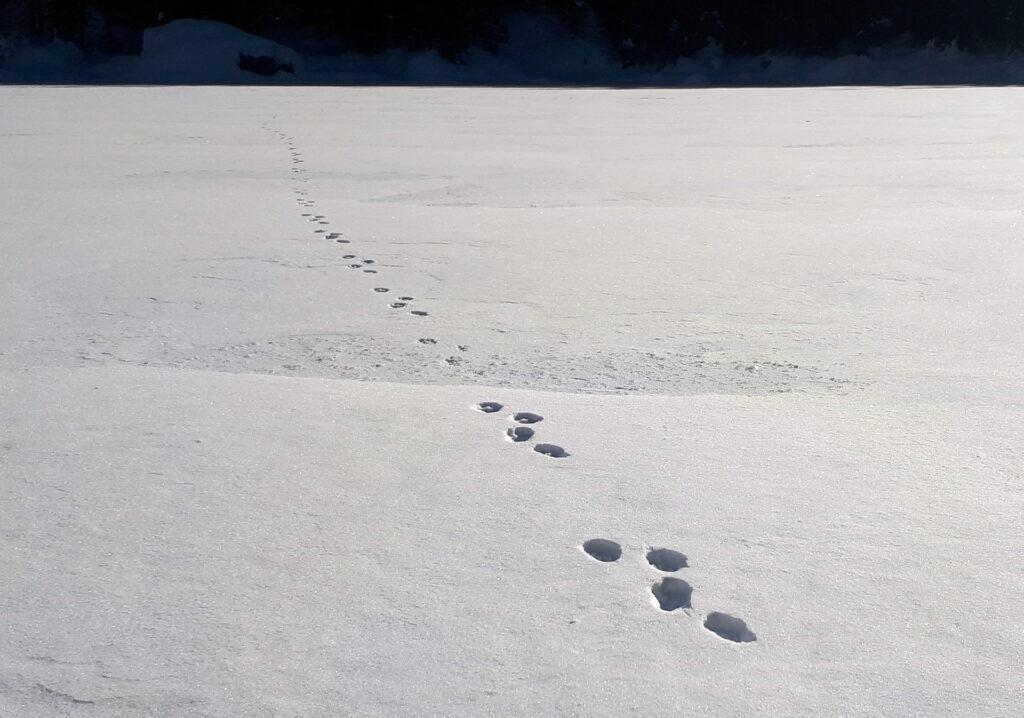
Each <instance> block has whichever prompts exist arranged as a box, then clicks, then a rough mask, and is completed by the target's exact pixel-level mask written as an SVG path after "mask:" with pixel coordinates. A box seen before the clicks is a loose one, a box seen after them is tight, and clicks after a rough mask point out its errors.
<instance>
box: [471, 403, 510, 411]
mask: <svg viewBox="0 0 1024 718" xmlns="http://www.w3.org/2000/svg"><path fill="white" fill-rule="evenodd" d="M504 408H505V407H504V406H502V405H501V404H499V403H498V402H496V401H481V402H480V403H479V404H476V405H475V406H474V407H473V409H475V410H476V411H479V412H483V413H484V414H496V413H497V412H499V411H501V410H502V409H504Z"/></svg>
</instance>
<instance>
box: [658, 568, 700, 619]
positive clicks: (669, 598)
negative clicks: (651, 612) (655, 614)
mask: <svg viewBox="0 0 1024 718" xmlns="http://www.w3.org/2000/svg"><path fill="white" fill-rule="evenodd" d="M651 594H652V595H653V596H654V598H655V600H656V601H657V602H658V607H659V608H660V609H661V610H662V611H675V610H676V609H677V608H689V607H690V597H691V596H693V587H692V586H691V585H690V584H688V583H687V582H686V581H684V580H682V579H681V578H672V577H671V576H667V577H665V578H663V579H661V580H660V581H658V582H657V583H656V584H654V585H653V586H651Z"/></svg>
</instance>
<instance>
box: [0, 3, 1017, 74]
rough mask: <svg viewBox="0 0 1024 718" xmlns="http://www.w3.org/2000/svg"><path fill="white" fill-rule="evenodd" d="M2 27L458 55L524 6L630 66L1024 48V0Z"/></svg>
mask: <svg viewBox="0 0 1024 718" xmlns="http://www.w3.org/2000/svg"><path fill="white" fill-rule="evenodd" d="M0 7H2V10H0V32H18V33H22V34H24V35H27V36H29V37H31V38H33V39H35V40H38V41H45V40H47V39H51V38H54V37H59V38H61V39H64V40H70V41H72V42H75V43H77V44H78V45H80V46H81V47H82V48H83V49H84V50H86V51H87V52H90V53H95V54H116V53H133V52H138V51H139V48H140V44H141V33H142V31H143V30H144V29H145V28H147V27H152V26H155V25H160V24H163V23H166V22H170V21H172V20H175V19H179V18H199V19H209V20H219V21H222V22H226V23H229V24H231V25H235V26H237V27H239V28H241V29H243V30H246V31H248V32H251V33H254V34H258V35H263V36H266V37H269V38H272V39H275V40H278V41H280V42H284V43H287V44H289V45H291V46H293V47H295V48H296V49H299V50H300V51H302V52H306V53H313V54H333V53H340V52H359V53H368V54H369V53H374V52H377V51H380V50H383V49H388V48H405V49H409V50H424V49H435V50H437V51H438V52H440V53H441V54H442V55H443V56H444V57H446V58H448V59H450V60H452V61H455V62H458V61H460V59H461V58H462V57H463V56H464V53H465V52H466V51H467V50H468V49H470V48H483V49H486V50H497V49H499V48H500V46H501V44H502V42H503V41H504V40H505V38H506V37H507V30H506V19H507V18H508V17H510V16H511V15H513V14H515V13H543V14H546V15H549V16H554V17H556V18H558V19H559V20H560V21H561V22H562V23H563V24H564V25H565V26H566V27H567V28H568V29H570V30H574V31H576V32H580V31H581V30H582V29H583V28H584V26H589V27H590V28H596V29H597V31H598V32H599V33H600V35H601V37H602V38H603V40H604V42H606V43H607V44H608V46H609V48H610V49H611V50H612V51H613V52H614V53H615V55H616V56H617V57H618V58H619V59H620V60H621V62H622V64H623V65H624V66H630V65H662V64H666V63H670V62H672V61H673V60H675V59H677V58H679V57H685V56H691V55H693V54H694V53H695V52H697V51H699V50H700V49H701V48H703V47H704V46H706V45H707V44H708V42H709V41H712V40H713V41H715V42H717V43H718V44H719V45H720V46H721V47H722V48H723V50H724V51H725V52H726V53H727V54H729V55H758V54H761V53H764V52H768V51H774V52H786V53H791V54H796V55H825V56H828V55H839V54H846V53H860V52H864V51H866V50H869V49H871V48H875V47H885V46H890V45H894V44H899V45H902V46H908V47H913V46H924V45H926V44H929V43H931V44H934V45H936V46H939V47H944V46H948V45H951V44H955V45H957V46H958V47H959V48H960V49H961V50H964V51H967V52H990V53H1004V52H1014V51H1018V50H1021V49H1022V48H1024V3H1022V2H1020V0H974V1H973V2H965V1H963V0H899V1H897V2H893V1H892V0H860V1H854V2H813V1H811V0H631V1H629V2H621V1H616V0H495V1H492V2H473V1H472V0H435V1H434V2H422V3H414V2H400V1H396V0H375V1H374V2H323V1H321V0H318V1H316V2H312V1H310V0H288V2H283V1H281V0H260V1H257V2H248V3H238V2H225V1H221V0H161V1H160V2H155V1H154V0H93V1H91V2H86V1H85V0H7V1H6V2H3V3H0Z"/></svg>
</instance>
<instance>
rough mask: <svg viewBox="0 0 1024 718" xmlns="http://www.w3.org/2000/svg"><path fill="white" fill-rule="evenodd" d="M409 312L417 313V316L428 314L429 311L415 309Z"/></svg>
mask: <svg viewBox="0 0 1024 718" xmlns="http://www.w3.org/2000/svg"><path fill="white" fill-rule="evenodd" d="M409 314H415V315H416V316H417V317H425V316H428V315H427V313H426V312H425V311H423V310H422V309H413V310H412V311H411V312H409Z"/></svg>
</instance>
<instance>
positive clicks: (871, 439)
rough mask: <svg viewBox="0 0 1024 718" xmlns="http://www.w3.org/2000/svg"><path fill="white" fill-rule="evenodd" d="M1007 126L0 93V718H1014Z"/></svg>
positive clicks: (612, 107)
mask: <svg viewBox="0 0 1024 718" xmlns="http://www.w3.org/2000/svg"><path fill="white" fill-rule="evenodd" d="M1022 120H1024V93H1022V92H1021V91H1020V90H1018V89H1013V88H985V89H977V88H975V89H972V88H946V89H936V88H889V89H870V88H829V89H815V88H806V89H722V90H652V89H647V90H635V91H622V90H566V89H549V90H544V89H533V90H521V89H481V88H474V89H458V88H437V89H432V88H328V87H320V88H300V87H293V88H247V87H232V88H226V87H192V88H183V87H120V88H113V87H74V88H68V87H65V88H61V87H49V88H39V87H17V86H7V87H0V410H2V415H3V419H2V422H0V576H3V580H0V616H2V626H3V629H2V632H0V714H2V715H4V716H7V715H10V716H15V717H21V716H26V717H28V716H32V717H35V716H63V715H70V716H126V717H127V716H175V717H179V716H180V717H191V716H239V717H241V716H246V717H248V716H311V715H317V716H319V715H324V716H328V715H330V716H337V715H360V716H362V715H367V716H369V715H380V716H408V715H422V716H447V715H454V716H481V715H509V716H512V715H579V716H597V715H601V716H620V715H627V714H629V715H631V714H638V715H646V716H676V715H691V714H694V715H814V716H820V715H850V716H867V715H906V716H915V715H920V716H925V715H1000V716H1002V715H1005V716H1012V715H1017V714H1018V713H1019V710H1020V700H1021V696H1022V692H1024V684H1022V679H1021V676H1020V666H1021V665H1022V663H1024V648H1022V645H1024V644H1022V641H1021V630H1022V624H1024V601H1022V599H1021V597H1022V595H1024V530H1022V520H1024V489H1022V479H1024V476H1022V475H1024V432H1022V419H1024V411H1022V406H1024V362H1022V360H1024V239H1022V229H1024V222H1022V220H1024V130H1022V129H1021V128H1022V126H1024V124H1022ZM484 401H486V402H495V403H497V404H500V405H501V406H500V408H498V410H497V411H494V412H490V413H488V412H484V411H479V410H474V407H475V406H476V405H477V404H478V403H479V402H484ZM518 412H527V413H528V414H535V415H537V416H529V415H527V416H520V417H519V418H520V419H521V420H522V422H520V421H517V420H516V419H515V417H514V415H515V414H516V413H518ZM530 421H532V422H533V423H527V422H530ZM517 428H518V430H516V429H517ZM510 429H513V430H514V431H512V432H511V433H512V434H514V435H515V436H514V438H522V439H524V440H522V441H512V440H511V439H512V438H513V437H510V436H508V433H509V430H510ZM531 430H532V431H533V434H532V435H530V431H531ZM535 449H543V450H544V451H545V452H547V454H554V455H547V454H545V453H541V452H539V451H536V450H535ZM560 454H564V455H560ZM591 539H605V540H606V541H598V542H595V543H586V542H588V541H590V540H591ZM584 546H586V550H585V548H584ZM655 549H668V551H662V552H657V551H655V552H654V553H653V554H652V553H651V551H652V550H655ZM678 554H682V556H679V555H678ZM599 559H615V560H599ZM670 569H672V570H670ZM666 609H670V610H666ZM718 613H721V614H726V615H727V617H725V618H723V617H721V616H718V615H717V614H718ZM712 614H714V615H713V616H712V618H711V619H710V620H709V615H712ZM728 617H732V618H736V619H741V620H742V622H744V623H745V626H746V630H743V628H742V624H740V623H738V622H736V621H733V620H730V618H728ZM711 628H714V629H716V630H715V631H713V630H710V629H711ZM716 631H717V632H716ZM730 638H733V639H736V638H742V639H744V640H740V641H737V640H729V639H730Z"/></svg>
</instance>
